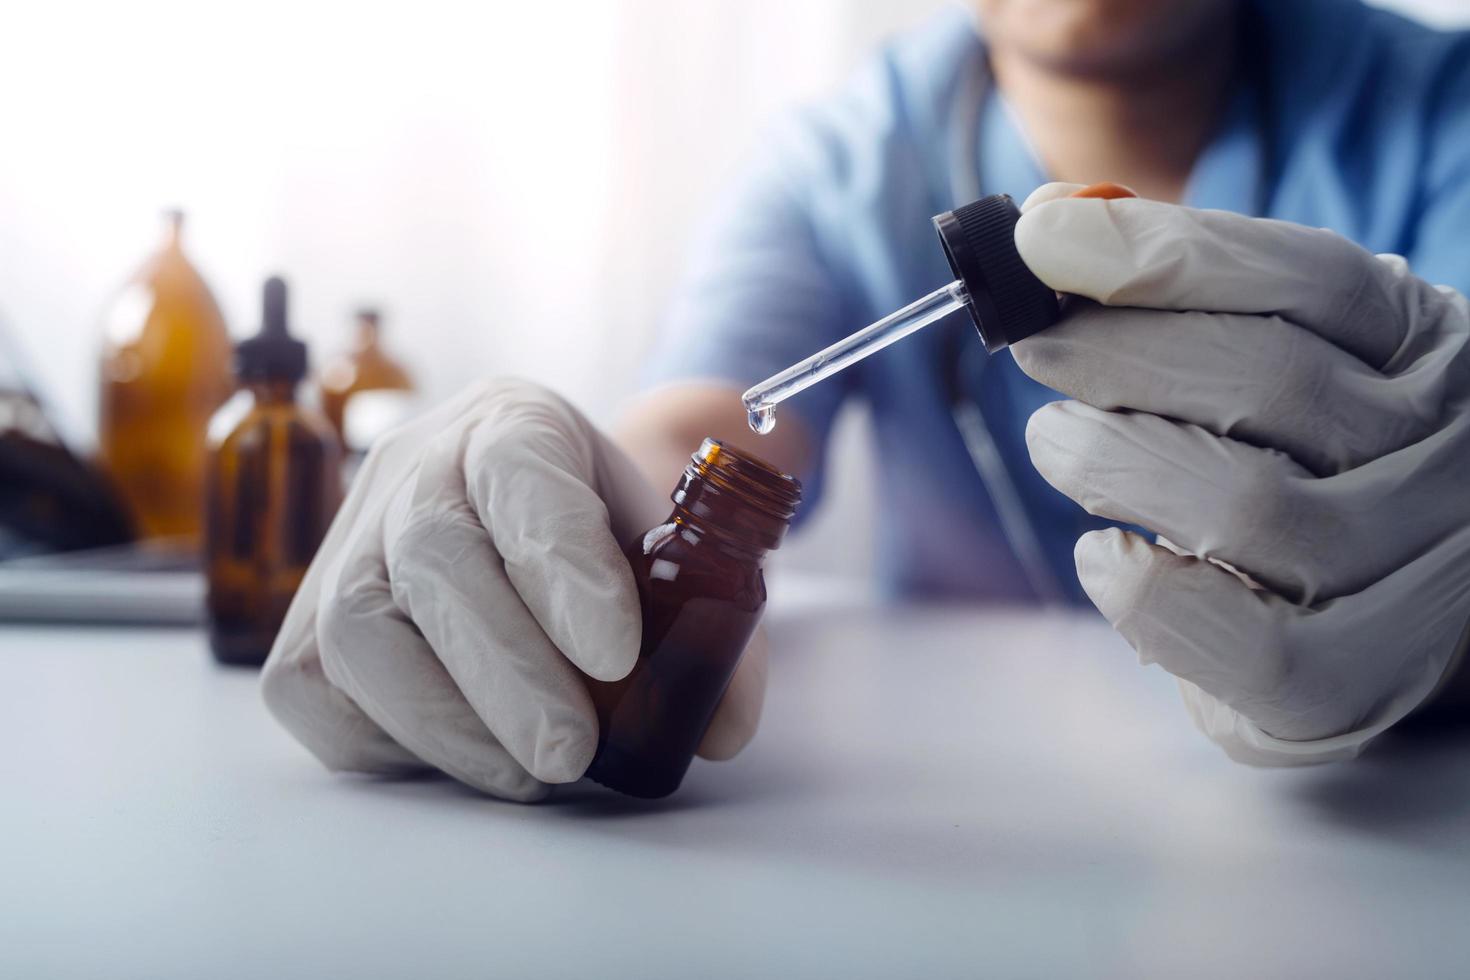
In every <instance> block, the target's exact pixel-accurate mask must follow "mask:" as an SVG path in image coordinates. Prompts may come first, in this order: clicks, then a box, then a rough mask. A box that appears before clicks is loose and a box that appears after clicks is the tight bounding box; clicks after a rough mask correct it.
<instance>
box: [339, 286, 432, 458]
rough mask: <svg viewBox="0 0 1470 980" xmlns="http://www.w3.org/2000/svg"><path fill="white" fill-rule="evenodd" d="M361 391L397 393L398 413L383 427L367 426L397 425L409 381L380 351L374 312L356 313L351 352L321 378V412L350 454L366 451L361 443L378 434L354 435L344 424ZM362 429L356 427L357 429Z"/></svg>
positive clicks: (379, 327)
mask: <svg viewBox="0 0 1470 980" xmlns="http://www.w3.org/2000/svg"><path fill="white" fill-rule="evenodd" d="M363 392H379V393H388V392H397V393H400V394H401V395H402V398H400V399H399V400H398V405H399V408H398V410H397V411H396V412H391V413H390V414H392V415H393V417H392V418H389V419H386V420H385V423H383V424H379V425H375V426H369V428H373V429H381V428H391V426H392V425H394V424H396V423H398V422H401V421H402V420H403V417H404V416H405V415H406V412H407V408H406V405H407V403H408V400H409V398H410V397H411V395H412V392H413V380H412V379H411V378H410V377H409V375H408V372H407V371H406V370H404V368H403V366H402V365H400V364H399V363H398V362H397V361H396V360H394V359H393V357H392V356H391V355H390V354H389V353H388V352H387V351H385V350H383V345H382V316H381V314H379V312H378V311H377V310H375V309H362V310H358V312H357V337H356V338H355V340H354V343H353V346H352V349H351V350H350V351H348V352H347V353H345V354H343V355H341V356H340V357H337V358H335V359H334V360H333V361H331V363H329V364H328V365H327V366H326V368H325V369H324V370H323V371H322V375H321V398H322V411H323V412H324V413H325V414H326V416H327V421H329V422H331V423H332V428H334V429H336V430H337V437H338V438H339V439H341V440H342V444H343V445H344V446H345V447H347V448H348V449H350V450H352V451H354V452H366V451H367V449H368V448H369V447H368V446H367V445H365V443H367V442H370V441H371V438H370V437H371V436H375V435H377V434H378V433H377V432H370V433H365V434H362V435H361V436H358V434H356V433H354V431H353V429H354V427H353V426H351V425H349V424H348V415H349V414H350V413H349V406H350V405H351V404H352V403H353V401H354V400H357V397H358V396H359V395H361V394H362V393H363ZM379 401H380V402H381V401H382V399H379ZM362 427H363V426H361V425H359V426H358V427H357V428H362Z"/></svg>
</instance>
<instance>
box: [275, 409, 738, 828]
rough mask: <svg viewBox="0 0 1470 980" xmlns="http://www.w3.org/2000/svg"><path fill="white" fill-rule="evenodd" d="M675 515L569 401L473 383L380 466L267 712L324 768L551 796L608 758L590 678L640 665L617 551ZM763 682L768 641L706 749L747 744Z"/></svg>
mask: <svg viewBox="0 0 1470 980" xmlns="http://www.w3.org/2000/svg"><path fill="white" fill-rule="evenodd" d="M669 509H670V505H669V504H668V502H667V499H666V498H664V497H662V496H660V495H659V494H658V493H657V492H655V491H654V490H653V489H652V488H650V487H649V486H648V484H647V483H646V482H645V481H644V480H643V479H642V477H641V476H640V475H639V474H638V473H637V472H636V471H635V469H634V467H633V464H632V463H631V462H630V461H629V460H628V459H627V457H626V456H624V455H623V453H622V452H621V451H620V450H619V449H618V448H617V447H616V446H614V445H613V444H612V443H611V442H610V441H609V440H608V439H607V438H605V437H604V436H603V435H602V434H601V433H599V432H598V431H597V430H596V429H594V428H593V427H592V425H591V424H590V423H589V422H588V421H587V420H586V419H585V418H584V417H583V416H582V415H581V414H580V413H578V412H577V411H576V409H574V408H572V407H571V406H570V405H568V404H567V403H566V402H565V401H563V400H562V399H560V398H558V397H557V396H556V395H554V394H552V393H551V392H549V391H547V390H545V389H543V388H540V387H537V386H535V385H532V384H529V383H526V382H521V381H496V382H489V383H485V384H480V385H477V386H475V387H473V388H471V389H470V390H468V391H466V392H464V393H463V394H461V395H460V396H459V397H457V398H455V399H454V400H452V401H451V402H449V403H448V404H446V405H443V406H441V407H440V408H438V409H436V410H435V411H433V412H430V413H428V414H427V415H425V416H423V417H421V418H419V419H417V420H415V421H413V422H410V423H409V424H407V425H405V426H403V427H402V428H399V429H397V430H395V431H394V432H392V433H389V434H388V435H386V436H384V437H383V438H382V439H380V440H379V443H378V445H377V446H375V448H374V449H373V451H372V453H371V454H370V455H369V456H368V459H367V461H366V463H364V465H363V467H362V470H361V471H360V472H359V473H358V476H357V479H356V481H355V483H354V485H353V487H352V491H351V493H350V494H349V495H348V497H347V500H346V502H345V503H344V504H343V507H342V510H341V512H340V513H339V514H338V515H337V518H336V520H335V521H334V522H333V524H332V527H331V529H330V530H329V531H328V533H327V537H326V540H325V541H324V542H323V543H322V546H321V549H320V551H318V553H317V556H316V559H315V560H314V561H313V562H312V564H311V568H310V569H309V570H308V571H307V574H306V578H305V580H304V581H303V582H302V584H301V588H300V589H299V590H298V592H297V594H296V597H295V600H294V601H293V602H292V604H291V609H290V612H289V613H288V614H287V616H286V621H285V624H284V625H283V626H282V628H281V632H280V635H279V636H278V637H277V638H276V643H275V646H274V647H273V649H272V650H271V656H270V659H269V660H268V661H267V663H266V665H265V673H264V677H263V680H262V685H263V691H264V694H265V700H266V703H267V705H269V706H270V709H271V711H272V713H273V714H274V715H275V716H276V718H277V719H278V720H279V721H280V722H281V724H283V725H284V726H285V727H286V728H287V729H288V730H289V731H290V732H291V733H292V734H293V735H295V736H296V738H297V739H299V740H300V741H301V742H302V743H303V744H304V745H305V746H306V747H307V748H308V749H310V750H311V751H312V752H313V753H315V754H316V756H317V757H318V758H320V759H321V760H322V761H323V762H324V763H326V764H327V766H328V768H331V769H339V770H352V771H359V772H371V773H404V772H412V771H416V770H424V769H428V768H430V767H432V768H436V769H439V770H441V771H443V772H445V773H448V774H449V775H451V776H453V777H455V778H456V779H459V780H461V781H463V782H465V783H468V784H469V785H471V786H474V787H477V788H478V789H481V790H483V791H485V792H487V793H491V794H494V795H496V796H502V797H506V798H509V799H515V800H533V799H537V798H539V797H541V796H544V795H545V794H546V792H547V791H548V789H549V787H548V785H547V784H549V783H565V782H571V781H573V780H575V779H577V778H579V777H580V776H581V775H582V773H583V771H584V770H585V769H586V768H587V765H588V764H589V763H590V762H591V761H592V756H593V753H594V752H595V751H596V748H597V733H598V725H597V716H596V714H595V713H594V710H593V706H592V701H591V700H590V697H589V695H588V693H587V687H586V684H585V678H587V677H593V678H597V679H600V680H616V679H618V678H621V677H623V676H624V675H625V674H627V672H628V671H629V670H631V669H632V667H633V663H634V661H635V660H636V658H637V655H638V645H639V641H640V638H641V635H642V621H641V616H640V613H639V606H638V594H637V590H636V587H635V585H634V582H633V573H632V570H631V569H630V568H629V565H628V562H627V560H626V559H625V558H624V557H623V555H622V547H623V545H625V544H626V543H627V542H629V541H631V540H632V539H633V538H634V537H635V536H636V535H638V534H641V533H642V532H643V531H645V530H647V529H648V528H649V527H652V526H654V525H656V524H658V523H659V522H660V521H661V520H662V519H663V518H664V517H666V516H667V514H668V512H669ZM764 685H765V647H764V644H763V641H762V640H761V638H760V636H759V634H757V638H756V639H755V640H753V641H752V643H751V649H750V650H749V651H747V653H746V655H745V657H744V659H743V660H742V661H741V664H740V669H739V670H738V671H737V673H736V675H735V678H734V680H732V682H731V684H730V688H729V690H728V691H727V693H726V695H725V700H724V702H722V703H721V705H720V708H719V709H718V710H717V711H716V713H715V716H714V719H713V720H712V721H711V723H710V727H709V730H708V732H707V733H706V735H705V738H704V741H703V743H702V744H701V746H700V751H701V754H702V755H705V756H707V757H720V758H727V757H729V756H732V755H734V754H735V753H736V752H737V751H739V749H740V747H741V746H743V745H744V744H745V742H746V741H747V740H748V739H749V738H750V736H751V734H752V733H753V732H754V729H755V724H756V721H757V720H758V719H759V716H760V704H761V699H762V695H763V693H764Z"/></svg>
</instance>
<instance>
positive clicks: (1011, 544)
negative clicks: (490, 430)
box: [651, 0, 1470, 600]
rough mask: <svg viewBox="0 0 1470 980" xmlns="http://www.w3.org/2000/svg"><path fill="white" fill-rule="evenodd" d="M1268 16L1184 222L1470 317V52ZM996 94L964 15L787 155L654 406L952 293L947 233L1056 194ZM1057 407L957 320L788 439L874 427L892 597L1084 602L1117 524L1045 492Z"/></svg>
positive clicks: (817, 487)
mask: <svg viewBox="0 0 1470 980" xmlns="http://www.w3.org/2000/svg"><path fill="white" fill-rule="evenodd" d="M1249 10H1250V12H1251V17H1252V18H1253V19H1254V21H1255V23H1254V24H1253V26H1252V27H1251V29H1250V31H1249V32H1247V33H1246V34H1245V35H1244V37H1245V38H1246V42H1247V43H1246V44H1245V45H1244V47H1245V49H1246V50H1247V52H1249V53H1248V55H1247V56H1243V58H1242V65H1241V68H1240V70H1239V72H1238V76H1237V84H1236V86H1235V89H1234V96H1233V98H1232V101H1231V102H1230V105H1229V107H1228V109H1227V111H1226V112H1225V113H1224V114H1223V117H1222V121H1221V124H1220V126H1219V129H1218V131H1217V133H1216V134H1215V136H1214V138H1213V140H1212V141H1211V142H1210V144H1209V146H1208V147H1207V149H1206V150H1205V152H1204V153H1203V154H1202V155H1201V157H1200V159H1199V160H1198V161H1197V163H1196V165H1195V168H1194V171H1193V173H1192V175H1191V177H1190V180H1189V183H1188V186H1187V191H1186V194H1185V203H1187V204H1189V205H1191V206H1195V207H1209V208H1224V209H1228V210H1232V211H1239V212H1242V213H1246V214H1261V215H1266V216H1270V217H1274V218H1281V219H1285V220H1288V221H1295V222H1299V223H1302V224H1306V225H1312V226H1320V227H1326V228H1331V229H1333V230H1335V231H1337V232H1339V233H1341V234H1343V235H1345V236H1347V237H1348V238H1351V239H1353V240H1355V241H1357V242H1358V243H1360V244H1361V245H1363V246H1364V247H1366V248H1368V249H1370V250H1372V251H1374V252H1396V253H1399V254H1402V255H1405V256H1407V257H1408V259H1409V261H1410V263H1411V266H1412V268H1413V269H1414V270H1415V272H1416V273H1418V274H1419V275H1420V276H1422V277H1423V278H1425V279H1428V280H1430V281H1431V282H1437V283H1446V284H1449V285H1451V286H1454V287H1455V288H1456V289H1459V290H1462V291H1470V34H1466V33H1442V32H1436V31H1433V30H1430V29H1429V28H1426V27H1424V26H1421V25H1419V24H1416V23H1413V22H1411V21H1408V20H1405V19H1403V18H1400V17H1397V16H1395V15H1392V14H1389V13H1387V12H1384V11H1381V10H1376V9H1371V8H1368V7H1365V6H1362V5H1361V4H1359V3H1358V2H1356V0H1269V2H1260V3H1254V4H1251V5H1250V6H1249ZM977 77H978V78H979V79H980V82H979V83H978V84H977V82H976V78H977ZM986 79H987V75H986V70H985V58H984V47H983V42H982V40H981V39H980V37H979V35H978V34H977V33H976V29H975V26H974V24H973V22H972V21H971V20H970V18H969V17H968V16H966V15H965V14H964V13H963V12H959V11H954V12H947V13H946V14H945V15H944V16H942V17H940V18H938V19H936V20H935V21H934V22H932V23H931V24H929V25H927V26H926V27H925V28H924V29H922V30H920V31H918V32H916V33H914V34H911V35H908V36H905V37H902V38H900V39H898V40H897V41H896V42H894V43H892V44H890V45H889V46H888V47H886V48H885V49H883V50H882V51H881V52H880V53H879V55H878V56H877V57H876V58H875V59H874V60H873V61H872V62H870V63H869V64H868V65H867V66H866V67H865V68H864V69H863V70H861V71H860V72H859V73H858V74H857V76H856V77H855V78H854V79H853V80H852V81H851V82H850V83H849V84H848V85H847V86H846V88H845V89H844V90H843V91H841V92H840V93H839V94H838V95H837V96H836V97H834V98H832V99H831V100H830V101H828V102H826V103H824V104H822V105H820V106H817V107H815V108H812V109H810V110H808V111H806V112H804V113H802V114H800V115H799V116H798V117H797V118H795V119H794V120H791V121H789V122H788V124H787V125H785V126H784V127H782V128H781V129H780V130H779V131H778V132H777V133H775V134H774V135H773V136H772V137H771V138H770V139H769V140H768V141H767V142H766V143H765V144H764V145H763V146H761V148H760V151H759V154H758V156H757V158H756V160H755V163H754V165H753V166H752V167H750V169H749V171H748V172H747V173H746V175H745V177H744V179H743V180H742V181H741V182H740V184H739V186H738V187H737V188H736V189H735V190H734V191H733V192H732V193H730V194H728V195H727V196H725V197H724V198H722V202H721V204H720V205H719V207H718V213H717V214H716V215H714V216H713V219H712V220H711V221H710V223H709V225H708V227H707V228H706V229H705V232H704V234H703V236H702V237H701V238H700V240H699V242H698V244H697V245H696V248H695V250H694V252H693V254H692V256H691V261H690V264H689V268H688V270H687V272H686V275H685V277H684V279H683V280H682V284H681V286H680V287H679V289H678V290H677V292H676V294H675V298H674V301H673V303H672V305H671V308H670V311H669V318H668V329H667V330H666V331H665V333H664V337H663V340H662V343H661V346H660V347H659V349H658V350H657V351H656V353H655V356H654V359H653V364H652V368H651V371H652V378H653V380H655V381H658V382H668V381H675V380H692V379H717V380H721V381H725V382H730V383H733V384H735V385H737V386H739V387H741V388H744V387H746V386H748V385H751V384H754V383H755V382H757V381H759V380H762V379H763V378H766V377H768V376H769V375H771V374H774V373H775V372H776V371H778V370H780V369H781V368H784V367H786V366H787V365H789V364H791V363H793V362H795V361H797V360H800V359H801V358H803V357H806V356H807V355H808V354H811V353H813V352H814V351H816V350H818V349H820V348H822V347H825V346H827V345H828V344H830V343H832V342H834V341H836V340H837V339H839V338H841V337H843V336H845V335H846V334H848V333H850V332H851V331H853V330H855V329H857V328H858V327H861V326H863V325H864V324H866V323H869V322H871V321H873V320H875V319H877V318H878V317H880V316H883V315H885V314H887V313H888V312H890V311H892V310H894V309H897V308H898V307H900V306H902V305H904V304H905V303H908V302H910V301H911V300H913V299H915V298H917V297H919V296H921V295H923V294H925V293H927V292H929V291H931V290H933V289H935V288H937V287H939V286H941V285H943V284H944V283H946V282H948V281H949V280H950V279H951V278H952V276H951V274H950V272H949V268H948V266H947V265H946V263H945V260H944V257H943V254H942V252H941V249H940V247H939V245H938V242H937V240H936V238H935V234H934V230H933V227H932V225H931V222H930V217H931V216H932V215H934V214H937V213H939V212H941V211H945V210H948V209H951V208H953V207H955V206H957V205H960V204H963V203H966V201H967V200H970V199H973V198H974V197H976V196H979V195H980V194H993V193H999V192H1004V193H1008V194H1010V195H1012V196H1013V197H1014V198H1016V200H1017V201H1020V200H1022V199H1024V198H1025V196H1026V195H1027V194H1029V193H1030V192H1031V191H1032V190H1033V189H1034V188H1035V187H1036V186H1037V185H1039V184H1041V183H1044V182H1045V181H1046V179H1047V177H1046V175H1045V173H1044V172H1043V170H1042V168H1041V167H1040V166H1039V165H1038V163H1037V161H1036V159H1035V156H1034V155H1033V153H1032V152H1031V151H1030V150H1029V149H1028V145H1027V142H1026V139H1025V137H1024V135H1023V134H1022V133H1021V132H1020V131H1019V129H1018V128H1017V126H1016V124H1015V122H1014V120H1013V119H1012V117H1011V115H1010V113H1009V112H1008V111H1007V108H1006V106H1005V105H1004V103H1003V101H1002V99H1001V98H1000V96H999V94H998V93H997V92H996V91H995V90H994V87H993V86H991V85H988V84H987V81H986ZM1107 176H1108V175H1106V174H1098V175H1097V177H1098V179H1106V177H1107ZM1058 397H1060V396H1059V395H1058V394H1057V393H1056V392H1054V391H1051V390H1050V389H1048V388H1045V387H1044V386H1042V385H1040V384H1038V383H1036V382H1034V381H1032V380H1031V379H1030V378H1028V377H1026V376H1025V375H1024V374H1022V373H1021V372H1020V370H1019V369H1018V368H1017V367H1016V365H1015V362H1014V361H1013V360H1012V359H1011V357H1010V355H1009V353H1005V352H1002V353H1001V354H999V355H997V356H994V357H986V356H985V354H984V350H983V348H982V347H981V345H980V343H979V340H978V337H976V336H975V334H974V331H973V328H972V327H971V326H970V325H969V324H968V322H967V321H966V318H965V317H963V316H962V315H958V316H952V317H950V318H949V319H948V320H947V321H944V322H942V323H939V324H935V325H934V326H931V327H928V328H926V329H925V330H923V331H920V332H919V333H917V334H915V335H913V336H912V337H909V338H908V339H906V340H904V341H901V342H900V343H898V344H895V345H894V346H893V347H890V348H888V349H887V350H885V351H883V352H882V353H880V354H878V355H876V356H873V357H870V358H868V359H867V360H866V361H864V362H862V363H861V364H859V365H857V366H856V367H854V368H851V369H849V370H848V371H847V372H845V373H843V374H841V375H838V376H836V377H834V378H833V379H831V380H829V381H827V382H825V383H823V384H820V385H817V386H815V387H814V388H811V389H809V390H808V391H806V392H804V393H803V394H801V395H798V396H797V397H795V398H793V399H792V400H790V401H789V402H787V403H786V404H785V405H783V406H782V410H781V412H778V418H779V417H781V416H782V415H783V414H784V415H787V416H790V415H796V416H799V417H800V418H801V419H802V421H803V422H804V423H805V424H806V425H807V426H808V427H809V428H810V430H811V432H812V433H813V434H814V435H815V437H816V438H817V440H818V441H819V443H822V444H825V442H826V437H827V434H828V432H829V430H830V428H831V425H832V420H833V417H834V415H835V414H836V412H837V410H838V408H839V407H840V405H841V404H842V403H843V402H844V401H845V400H847V399H851V398H861V399H864V400H865V401H866V402H867V403H868V405H869V407H870V408H871V412H872V419H873V426H874V429H875V434H876V443H877V451H878V460H879V473H880V477H879V479H880V487H879V497H878V499H879V505H878V509H879V513H878V515H877V523H876V527H877V533H878V537H879V555H880V560H879V568H880V573H881V576H882V578H883V584H884V585H885V586H886V587H887V588H888V589H889V590H890V591H892V592H895V593H906V594H912V593H924V594H930V595H935V594H938V595H963V596H980V597H988V598H995V599H1033V598H1037V597H1038V596H1043V597H1044V596H1047V595H1048V594H1060V595H1062V596H1065V597H1067V598H1069V599H1072V600H1080V599H1081V598H1082V593H1081V590H1080V587H1079V586H1078V584H1077V580H1076V573H1075V571H1074V569H1073V564H1072V547H1073V544H1074V542H1075V541H1076V539H1077V537H1078V536H1079V535H1080V534H1082V533H1083V532H1084V531H1086V530H1089V529H1092V528H1095V527H1102V526H1105V524H1106V522H1104V521H1101V520H1099V519H1097V518H1093V517H1091V516H1089V515H1087V514H1086V513H1084V512H1083V511H1082V510H1081V508H1079V507H1078V506H1077V505H1075V504H1074V503H1072V502H1071V501H1070V500H1068V499H1067V498H1065V497H1063V496H1062V495H1061V494H1059V493H1057V492H1056V491H1055V490H1053V489H1052V488H1051V487H1050V486H1049V485H1047V484H1046V483H1045V481H1043V480H1042V479H1041V477H1040V476H1039V475H1038V474H1037V473H1036V471H1035V469H1034V468H1033V467H1032V466H1031V463H1030V460H1029V458H1028V455H1027V452H1026V446H1025V438H1024V432H1025V426H1026V420H1027V418H1028V417H1029V416H1030V415H1031V413H1032V412H1034V411H1035V410H1036V409H1037V408H1039V407H1040V406H1041V405H1043V404H1045V403H1046V402H1049V401H1053V400H1055V399H1057V398H1058ZM957 406H959V407H960V408H959V413H958V414H957V412H956V407H957ZM972 422H977V423H978V424H970V423H972ZM967 437H968V443H969V444H968V446H967ZM977 461H978V463H979V464H980V465H977ZM820 466H821V464H820V462H819V464H818V468H817V469H818V472H816V473H814V474H809V475H808V476H807V502H806V503H805V504H804V505H803V506H804V510H806V511H808V512H809V511H810V509H811V507H812V505H813V504H814V503H815V502H816V499H817V498H818V497H820V493H821V482H822V481H821V474H820ZM982 469H983V470H984V471H985V475H984V476H982V473H981V470H982ZM1028 557H1029V558H1030V560H1029V561H1028Z"/></svg>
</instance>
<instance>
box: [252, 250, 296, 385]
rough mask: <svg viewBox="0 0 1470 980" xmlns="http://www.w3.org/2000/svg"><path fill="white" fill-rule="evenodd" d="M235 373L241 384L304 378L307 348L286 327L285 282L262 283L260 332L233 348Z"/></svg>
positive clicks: (268, 280) (270, 281) (272, 279)
mask: <svg viewBox="0 0 1470 980" xmlns="http://www.w3.org/2000/svg"><path fill="white" fill-rule="evenodd" d="M235 373H236V374H237V375H238V376H239V378H240V380H241V381H290V382H292V383H295V382H297V381H300V380H301V379H302V378H304V377H306V345H305V344H304V343H302V342H301V341H299V340H297V339H296V338H295V337H293V336H291V331H290V330H289V328H288V326H287V319H286V282H285V280H283V279H281V278H280V277H279V276H271V277H270V278H269V279H267V280H266V281H265V290H264V312H263V315H262V318H261V323H260V333H258V334H256V335H255V336H254V337H251V338H250V339H249V340H242V341H240V342H239V343H238V344H236V345H235Z"/></svg>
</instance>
